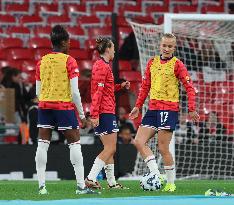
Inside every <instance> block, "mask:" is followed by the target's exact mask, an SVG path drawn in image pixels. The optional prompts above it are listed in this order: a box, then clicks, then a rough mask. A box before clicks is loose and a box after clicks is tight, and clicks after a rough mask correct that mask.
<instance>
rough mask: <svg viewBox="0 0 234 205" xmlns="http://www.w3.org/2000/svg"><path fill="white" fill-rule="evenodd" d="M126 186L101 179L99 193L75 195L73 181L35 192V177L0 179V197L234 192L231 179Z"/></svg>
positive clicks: (56, 183)
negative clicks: (153, 187)
mask: <svg viewBox="0 0 234 205" xmlns="http://www.w3.org/2000/svg"><path fill="white" fill-rule="evenodd" d="M121 183H122V184H123V185H125V186H127V187H129V188H130V189H128V190H108V189H107V184H106V181H102V186H103V188H105V189H103V190H101V192H102V194H100V195H82V196H81V195H76V194H75V188H76V185H75V184H76V183H75V181H65V180H64V181H56V182H47V189H48V191H49V195H47V196H39V195H38V185H37V182H35V181H0V200H15V199H21V200H58V199H76V198H83V197H95V198H96V197H102V198H107V197H136V196H163V195H204V193H205V191H206V190H208V189H222V190H225V191H226V192H234V180H226V181H225V180H186V181H177V182H176V185H177V191H176V192H174V193H163V192H161V191H157V192H156V191H148V192H146V191H143V190H142V189H141V188H140V186H139V181H121Z"/></svg>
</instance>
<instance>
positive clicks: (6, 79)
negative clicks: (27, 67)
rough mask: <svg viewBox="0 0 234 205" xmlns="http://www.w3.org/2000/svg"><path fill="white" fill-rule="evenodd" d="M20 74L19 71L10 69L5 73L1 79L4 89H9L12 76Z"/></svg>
mask: <svg viewBox="0 0 234 205" xmlns="http://www.w3.org/2000/svg"><path fill="white" fill-rule="evenodd" d="M19 74H21V71H20V70H19V69H16V68H10V69H8V70H7V71H6V72H5V75H4V77H3V79H2V84H3V85H4V86H5V87H6V88H9V87H11V85H12V83H13V81H12V77H13V76H17V75H19Z"/></svg>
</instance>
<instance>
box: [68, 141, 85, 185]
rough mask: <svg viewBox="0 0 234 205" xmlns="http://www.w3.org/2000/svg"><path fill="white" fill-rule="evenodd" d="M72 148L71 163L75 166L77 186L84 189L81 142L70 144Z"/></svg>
mask: <svg viewBox="0 0 234 205" xmlns="http://www.w3.org/2000/svg"><path fill="white" fill-rule="evenodd" d="M69 148H70V161H71V163H72V165H73V168H74V171H75V175H76V182H77V186H78V187H80V188H81V189H84V187H85V182H84V165H83V155H82V152H81V145H80V141H77V142H74V143H71V144H69Z"/></svg>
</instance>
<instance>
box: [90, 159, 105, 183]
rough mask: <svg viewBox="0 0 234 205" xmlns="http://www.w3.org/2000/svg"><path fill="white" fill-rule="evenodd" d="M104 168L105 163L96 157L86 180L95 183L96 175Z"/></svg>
mask: <svg viewBox="0 0 234 205" xmlns="http://www.w3.org/2000/svg"><path fill="white" fill-rule="evenodd" d="M104 166H105V162H104V161H102V160H101V159H99V158H98V157H97V158H96V159H95V161H94V163H93V166H92V169H91V171H90V172H89V175H88V176H87V178H88V179H90V180H92V181H95V182H96V181H97V180H96V178H97V175H98V174H99V172H100V171H101V170H102V168H103V167H104Z"/></svg>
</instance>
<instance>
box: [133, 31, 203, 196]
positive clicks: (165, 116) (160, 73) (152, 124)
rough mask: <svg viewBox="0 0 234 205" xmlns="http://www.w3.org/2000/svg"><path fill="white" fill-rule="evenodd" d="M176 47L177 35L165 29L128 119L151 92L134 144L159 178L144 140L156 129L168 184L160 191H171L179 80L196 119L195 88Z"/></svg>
mask: <svg viewBox="0 0 234 205" xmlns="http://www.w3.org/2000/svg"><path fill="white" fill-rule="evenodd" d="M175 48H176V37H175V36H174V35H173V34H170V33H167V34H164V35H163V36H162V39H161V42H160V54H161V55H160V56H155V57H154V58H152V59H150V60H149V62H148V64H147V66H146V71H145V75H144V78H143V81H142V85H141V89H140V92H139V95H138V98H137V101H136V105H135V107H134V108H133V110H132V111H131V113H130V114H129V117H130V119H134V118H136V117H137V116H138V114H139V110H140V108H141V107H142V105H143V103H144V101H145V99H146V97H147V96H148V93H150V101H149V109H148V111H147V112H146V114H145V116H144V118H143V120H142V124H141V126H140V127H139V129H138V131H137V135H136V137H135V140H134V144H135V146H136V148H137V150H138V151H139V152H140V153H141V155H142V157H143V158H144V161H145V163H146V164H147V166H148V168H149V169H150V172H152V173H154V174H156V175H158V176H159V177H160V178H161V181H163V180H162V177H161V175H160V172H159V170H158V166H157V163H156V160H155V156H154V155H153V152H152V151H151V149H150V148H149V147H148V146H147V142H148V141H149V139H150V138H152V137H153V136H154V134H155V132H156V131H157V132H158V149H159V152H160V154H161V155H162V158H163V162H164V170H165V172H166V176H167V184H166V186H165V187H164V189H163V191H168V192H173V191H175V190H176V186H175V184H174V180H175V179H174V169H175V165H174V161H173V157H172V155H171V153H170V151H169V144H170V141H171V138H172V134H173V131H174V130H175V127H176V124H177V122H178V111H179V81H181V82H182V84H183V86H184V87H185V89H186V92H187V95H188V109H189V116H190V117H191V119H192V120H193V121H198V120H199V115H198V114H197V112H196V111H195V90H194V87H193V84H192V82H191V78H190V76H189V73H188V71H187V69H186V67H185V66H184V64H183V63H182V62H181V61H180V60H179V59H178V58H176V57H175V56H174V55H173V53H174V51H175Z"/></svg>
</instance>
